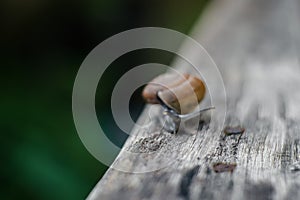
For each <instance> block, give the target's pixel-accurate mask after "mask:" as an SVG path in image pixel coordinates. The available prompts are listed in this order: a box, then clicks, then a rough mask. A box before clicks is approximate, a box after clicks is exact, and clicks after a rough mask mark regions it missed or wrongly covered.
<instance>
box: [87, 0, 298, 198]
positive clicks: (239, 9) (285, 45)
mask: <svg viewBox="0 0 300 200" xmlns="http://www.w3.org/2000/svg"><path fill="white" fill-rule="evenodd" d="M299 12H300V3H299V1H297V0H284V1H282V0H264V1H261V0H252V1H245V0H218V1H215V2H214V3H213V4H212V5H211V6H210V8H209V9H208V10H207V13H206V14H205V15H204V18H203V20H202V21H200V22H198V23H197V24H196V25H195V29H194V30H193V31H192V33H191V35H192V37H193V38H195V39H196V40H197V41H199V42H200V43H201V44H203V46H204V47H205V48H206V49H207V50H208V52H209V53H210V55H211V56H212V58H213V59H214V60H215V61H216V63H217V65H218V67H219V68H220V71H221V74H222V77H223V79H224V82H225V88H226V93H227V117H226V124H225V125H226V126H231V127H234V126H237V125H240V126H242V127H244V128H245V132H244V134H242V135H230V136H225V135H224V133H220V132H216V131H214V129H213V128H208V129H205V128H204V129H202V130H200V131H198V132H197V133H196V134H178V135H171V134H169V133H165V132H163V133H159V134H158V132H157V130H155V128H154V127H155V126H154V127H153V129H151V130H150V131H141V130H140V129H134V130H133V132H132V134H131V136H130V137H129V139H128V140H127V142H126V144H125V145H124V148H123V151H122V152H121V153H120V155H119V156H118V158H117V159H116V161H115V163H114V165H115V166H123V167H126V169H128V171H132V172H134V171H142V169H143V168H145V169H146V168H149V166H150V167H151V166H153V169H154V168H160V169H159V170H156V171H154V172H149V173H141V174H139V173H125V172H120V171H117V170H114V169H113V168H110V169H109V170H108V171H107V172H106V174H105V176H104V177H103V178H102V179H101V180H100V182H99V183H98V184H97V185H96V187H95V189H94V190H93V191H92V192H91V194H90V195H89V197H88V199H256V200H257V199H300V164H299V162H300V104H299V102H300V93H299V87H300V67H299V54H300V50H299V49H300V48H299V47H300V26H299V19H300V15H299ZM182 48H183V51H189V47H188V45H183V47H182ZM191 54H193V52H191ZM192 56H194V57H195V58H197V55H192ZM184 64H186V63H185V62H184V61H183V60H181V59H177V60H176V61H175V66H177V67H178V68H180V69H182V66H184ZM199 64H201V57H199ZM183 70H185V69H183ZM207 78H209V77H207ZM217 102H218V101H217ZM215 106H216V107H217V106H218V105H215ZM216 111H217V110H216ZM147 113H148V108H146V109H145V111H144V113H143V114H142V116H141V117H140V119H139V121H140V122H144V121H145V120H147V119H148V118H147V117H148V116H147V115H148V114H147ZM214 114H216V115H218V112H216V113H214ZM150 142H152V143H151V145H150V146H149V144H150ZM155 150H159V152H160V153H158V154H155V155H151V154H147V156H139V154H136V156H134V155H132V154H130V155H129V154H126V151H129V152H137V153H138V152H151V151H155ZM166 158H168V159H167V160H170V159H171V160H172V161H173V162H172V163H164V159H166ZM217 163H231V164H236V169H235V170H234V171H233V172H232V173H231V172H223V173H216V172H215V171H214V167H213V166H214V165H215V164H217ZM218 167H219V168H218V169H219V170H222V166H218ZM223 170H224V169H223Z"/></svg>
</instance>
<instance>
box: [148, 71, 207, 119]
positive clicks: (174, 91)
mask: <svg viewBox="0 0 300 200" xmlns="http://www.w3.org/2000/svg"><path fill="white" fill-rule="evenodd" d="M162 85H165V86H166V87H167V88H166V87H164V86H162ZM157 95H158V96H159V98H160V99H161V100H162V101H163V103H164V104H166V105H167V106H168V107H170V108H172V109H173V110H175V111H176V112H177V113H180V114H186V113H189V112H191V111H192V110H194V109H195V107H196V106H197V105H198V104H199V102H200V101H201V100H202V99H203V98H204V95H205V86H204V84H203V82H202V81H201V80H200V79H198V78H197V77H195V76H192V75H189V74H183V75H181V76H179V75H173V74H172V75H169V74H163V75H161V76H158V77H157V78H155V79H154V80H153V81H152V82H151V83H150V84H148V85H147V86H146V87H145V89H144V91H143V97H144V99H146V101H147V102H148V103H158V100H157V97H156V96H157Z"/></svg>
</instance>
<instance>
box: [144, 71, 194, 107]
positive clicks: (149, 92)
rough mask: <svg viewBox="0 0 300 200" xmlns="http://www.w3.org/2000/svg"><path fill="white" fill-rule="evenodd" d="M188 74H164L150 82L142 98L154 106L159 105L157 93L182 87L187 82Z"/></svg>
mask: <svg viewBox="0 0 300 200" xmlns="http://www.w3.org/2000/svg"><path fill="white" fill-rule="evenodd" d="M188 76H189V75H188V74H182V75H179V74H170V73H168V74H162V75H159V76H157V77H156V78H154V79H153V80H152V81H150V82H149V83H148V84H147V85H146V87H145V88H144V90H143V93H142V96H143V98H144V99H145V100H146V101H147V102H148V103H152V104H156V103H159V101H158V100H157V98H156V95H157V92H158V91H162V90H165V89H167V88H172V87H175V86H177V85H180V84H181V83H182V82H184V81H186V79H187V78H188Z"/></svg>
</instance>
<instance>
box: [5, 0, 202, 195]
mask: <svg viewBox="0 0 300 200" xmlns="http://www.w3.org/2000/svg"><path fill="white" fill-rule="evenodd" d="M206 2H207V1H205V0H202V1H196V0H193V1H184V2H175V1H171V0H166V1H158V0H154V1H139V0H123V1H121V0H119V1H116V0H105V1H98V0H90V1H78V2H76V1H71V0H62V1H54V0H53V1H48V0H29V1H24V0H4V1H1V3H0V10H1V14H2V15H1V19H0V20H1V35H0V44H1V54H0V57H1V62H2V66H1V92H2V93H1V94H2V95H1V104H0V109H1V128H2V131H1V147H0V148H1V161H2V163H1V168H0V169H1V172H0V173H1V182H2V186H1V190H2V191H1V193H0V199H84V198H85V197H86V196H87V195H88V193H89V192H90V191H91V189H92V188H93V186H94V185H95V184H96V183H97V181H98V180H99V179H100V177H101V176H102V175H103V173H104V172H105V170H106V169H107V167H106V166H104V165H102V164H101V163H99V162H98V161H97V160H96V159H94V158H93V157H92V156H91V155H90V154H89V153H88V152H87V150H86V149H85V148H84V146H83V145H82V143H81V141H80V139H79V137H78V136H77V133H76V130H75V127H74V124H73V119H72V110H71V95H72V87H73V82H74V79H75V76H76V72H77V70H78V68H79V66H80V64H81V62H82V61H83V59H84V58H85V56H86V55H87V54H88V53H89V52H90V51H91V50H92V49H93V48H94V47H95V46H96V45H98V44H99V43H100V42H101V41H103V40H105V39H106V38H108V37H110V36H112V35H114V34H116V33H119V32H121V31H124V30H127V29H130V28H136V27H142V26H159V27H166V28H171V29H175V30H178V31H181V32H183V33H188V30H189V29H190V28H191V26H192V25H193V23H194V22H195V20H196V19H197V18H198V16H199V14H200V12H201V11H202V9H203V6H204V5H205V4H206ZM172 56H173V55H171V54H169V53H166V52H160V51H151V50H148V51H145V52H138V51H137V52H133V53H132V54H130V55H127V57H126V56H123V57H122V58H120V59H118V60H117V61H116V62H114V63H113V64H112V66H110V68H109V70H107V72H106V74H107V76H105V77H104V78H103V79H101V82H100V83H99V88H101V93H102V94H105V95H102V96H99V95H97V98H96V100H97V105H96V108H97V111H98V113H97V114H98V117H99V119H101V120H100V121H101V125H103V126H104V128H105V130H106V132H107V133H108V134H111V135H110V136H109V137H111V139H112V140H114V142H115V143H116V144H117V145H119V146H121V145H122V143H123V142H124V139H125V138H126V136H125V135H124V134H122V133H121V132H120V130H119V129H118V128H117V127H116V126H115V125H114V123H113V120H112V118H111V113H110V110H109V109H108V108H109V107H110V94H111V89H112V88H113V85H114V84H115V82H116V81H117V80H118V78H119V77H120V76H121V75H122V73H125V72H126V71H127V70H129V69H130V68H131V67H133V66H135V65H138V64H143V63H147V62H160V63H164V64H168V63H169V62H170V61H171V59H172ZM138 93H139V92H137V93H136V94H138ZM136 96H138V95H136ZM133 101H134V103H133V105H134V106H131V107H132V113H133V115H134V116H137V113H138V112H139V111H140V109H141V108H142V104H141V101H140V98H138V97H136V98H133Z"/></svg>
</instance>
